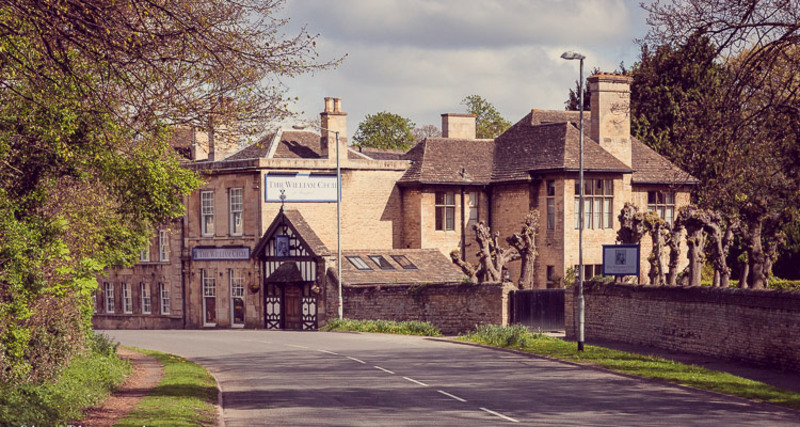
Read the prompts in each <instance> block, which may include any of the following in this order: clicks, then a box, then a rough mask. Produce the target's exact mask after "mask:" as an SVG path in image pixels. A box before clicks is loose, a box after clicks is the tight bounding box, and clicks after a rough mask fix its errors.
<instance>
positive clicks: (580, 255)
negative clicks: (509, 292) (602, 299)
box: [561, 51, 586, 351]
mask: <svg viewBox="0 0 800 427" xmlns="http://www.w3.org/2000/svg"><path fill="white" fill-rule="evenodd" d="M561 58H562V59H566V60H575V59H577V60H579V61H580V74H579V77H578V92H579V95H578V96H579V98H578V99H579V101H578V111H579V113H578V114H579V115H578V128H579V132H580V136H579V137H578V138H579V141H580V154H579V157H578V158H579V160H578V180H579V181H580V192H581V194H580V198H579V202H578V209H579V210H580V212H578V351H583V328H584V301H583V214H584V210H583V203H584V200H583V197H584V191H583V60H584V59H586V57H585V56H583V55H581V54H580V53H578V52H573V51H569V52H564V53H562V54H561Z"/></svg>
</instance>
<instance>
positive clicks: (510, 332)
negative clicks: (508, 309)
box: [465, 325, 542, 348]
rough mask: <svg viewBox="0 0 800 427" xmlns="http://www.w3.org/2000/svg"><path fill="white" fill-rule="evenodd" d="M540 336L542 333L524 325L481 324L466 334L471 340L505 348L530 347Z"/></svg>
mask: <svg viewBox="0 0 800 427" xmlns="http://www.w3.org/2000/svg"><path fill="white" fill-rule="evenodd" d="M540 337H542V334H540V333H536V334H534V333H533V332H531V331H530V330H529V329H528V328H527V327H525V326H522V325H512V326H499V325H479V326H478V327H477V328H476V329H475V331H474V332H470V333H468V334H466V335H465V338H466V339H468V340H470V341H474V342H477V343H480V344H485V345H491V346H494V347H503V348H525V347H530V346H532V345H533V343H534V341H535V340H536V339H538V338H540Z"/></svg>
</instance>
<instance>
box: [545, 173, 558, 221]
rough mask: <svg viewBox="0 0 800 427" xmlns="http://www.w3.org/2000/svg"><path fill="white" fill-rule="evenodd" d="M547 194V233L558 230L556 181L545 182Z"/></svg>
mask: <svg viewBox="0 0 800 427" xmlns="http://www.w3.org/2000/svg"><path fill="white" fill-rule="evenodd" d="M545 194H546V195H547V197H546V203H547V231H555V229H556V180H554V179H548V180H547V181H545Z"/></svg>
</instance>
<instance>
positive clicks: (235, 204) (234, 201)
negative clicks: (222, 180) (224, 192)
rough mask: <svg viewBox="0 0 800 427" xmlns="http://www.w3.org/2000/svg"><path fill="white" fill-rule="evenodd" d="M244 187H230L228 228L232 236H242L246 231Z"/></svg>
mask: <svg viewBox="0 0 800 427" xmlns="http://www.w3.org/2000/svg"><path fill="white" fill-rule="evenodd" d="M243 193H244V192H243V190H242V188H230V189H228V212H229V219H228V227H229V228H228V230H230V235H231V236H241V235H242V234H243V233H244V222H243V221H244V215H243V210H244V198H243Z"/></svg>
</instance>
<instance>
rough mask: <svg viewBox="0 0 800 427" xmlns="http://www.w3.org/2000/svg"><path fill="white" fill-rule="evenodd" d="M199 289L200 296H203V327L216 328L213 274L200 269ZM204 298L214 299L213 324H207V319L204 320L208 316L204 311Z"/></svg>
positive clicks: (215, 288)
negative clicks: (200, 291)
mask: <svg viewBox="0 0 800 427" xmlns="http://www.w3.org/2000/svg"><path fill="white" fill-rule="evenodd" d="M200 287H201V290H202V296H203V326H216V325H217V321H216V320H217V319H216V317H217V316H216V314H217V313H216V309H217V305H216V302H217V278H216V277H214V273H210V272H208V271H207V270H205V269H201V270H200ZM206 298H214V311H215V313H214V321H213V322H209V321H208V319H206V314H208V311H206Z"/></svg>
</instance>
